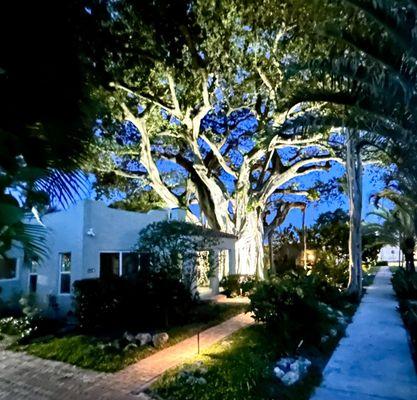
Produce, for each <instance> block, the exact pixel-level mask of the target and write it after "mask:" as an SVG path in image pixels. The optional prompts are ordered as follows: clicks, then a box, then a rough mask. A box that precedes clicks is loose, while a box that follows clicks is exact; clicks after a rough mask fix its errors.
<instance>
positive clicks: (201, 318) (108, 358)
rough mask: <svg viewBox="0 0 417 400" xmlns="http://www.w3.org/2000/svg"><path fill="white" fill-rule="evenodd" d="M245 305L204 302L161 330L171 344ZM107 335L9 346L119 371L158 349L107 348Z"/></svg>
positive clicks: (62, 359) (232, 313) (44, 339)
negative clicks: (176, 323) (187, 320)
mask: <svg viewBox="0 0 417 400" xmlns="http://www.w3.org/2000/svg"><path fill="white" fill-rule="evenodd" d="M246 307H247V306H246V305H244V304H214V303H206V302H205V303H202V304H201V305H199V306H197V309H196V310H195V312H194V313H193V317H192V321H190V323H187V324H185V325H182V326H173V327H170V328H167V329H161V330H160V331H164V332H167V333H168V334H169V342H168V344H167V345H168V346H170V345H173V344H176V343H178V342H180V341H181V340H184V339H186V338H187V337H190V336H193V335H194V334H196V333H197V332H200V331H202V330H204V329H207V328H209V327H211V326H213V325H217V324H219V323H221V322H223V321H225V320H227V319H229V318H231V317H233V316H234V315H237V314H239V313H241V312H243V311H245V310H246ZM119 335H120V334H119ZM104 336H105V332H103V336H98V335H88V334H71V335H66V336H62V337H50V336H49V337H45V338H39V339H36V340H34V341H32V342H31V343H29V344H25V345H18V344H14V345H12V346H11V347H10V348H11V349H12V350H18V351H25V352H27V353H29V354H32V355H35V356H37V357H41V358H46V359H51V360H57V361H63V362H66V363H69V364H73V365H76V366H78V367H82V368H87V369H92V370H95V371H102V372H115V371H118V370H120V369H122V368H124V367H126V366H128V365H130V364H132V363H134V362H136V361H138V360H140V359H143V358H145V357H147V356H149V355H151V354H153V353H155V352H157V351H158V349H156V348H154V347H152V346H150V345H147V346H142V347H137V348H130V349H129V348H128V349H114V348H105V347H104V346H103V345H104V344H105V343H108V342H109V339H108V338H107V339H105V338H104ZM115 339H117V337H112V340H115Z"/></svg>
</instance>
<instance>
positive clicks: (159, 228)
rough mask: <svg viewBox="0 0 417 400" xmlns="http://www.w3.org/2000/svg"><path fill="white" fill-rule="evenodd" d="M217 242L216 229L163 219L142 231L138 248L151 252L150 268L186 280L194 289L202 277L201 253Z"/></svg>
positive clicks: (187, 285)
mask: <svg viewBox="0 0 417 400" xmlns="http://www.w3.org/2000/svg"><path fill="white" fill-rule="evenodd" d="M217 242H218V239H217V236H216V232H214V231H211V230H208V229H204V228H202V227H201V226H198V225H196V224H192V223H189V222H184V221H161V222H155V223H153V224H150V225H148V226H147V227H146V228H144V229H143V230H141V231H140V233H139V238H138V241H137V245H136V251H137V252H138V253H146V254H149V266H147V268H148V269H149V270H150V271H153V272H154V273H161V274H162V275H166V277H167V279H172V280H177V281H179V282H182V283H183V284H184V286H185V287H187V288H188V289H189V290H193V289H195V287H196V285H197V278H198V271H197V269H196V268H195V266H196V261H197V254H198V252H199V251H204V250H207V249H209V248H210V247H211V246H213V245H215V244H217ZM209 274H210V271H209ZM162 275H161V276H162Z"/></svg>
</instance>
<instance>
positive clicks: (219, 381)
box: [149, 325, 342, 400]
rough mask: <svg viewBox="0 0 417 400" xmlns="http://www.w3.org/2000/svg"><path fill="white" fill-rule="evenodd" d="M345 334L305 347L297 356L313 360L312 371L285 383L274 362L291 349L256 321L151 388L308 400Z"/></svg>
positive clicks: (165, 392) (190, 395)
mask: <svg viewBox="0 0 417 400" xmlns="http://www.w3.org/2000/svg"><path fill="white" fill-rule="evenodd" d="M341 336H342V335H341V334H339V335H337V336H335V337H333V338H330V340H329V341H328V342H326V343H325V344H322V345H320V346H318V347H308V348H301V349H300V351H299V353H298V355H301V356H303V357H306V358H308V359H309V360H311V361H312V366H311V367H310V370H309V373H308V374H307V376H306V377H305V378H304V379H303V380H301V381H300V382H299V383H296V384H294V385H292V386H285V385H284V384H282V383H281V382H280V381H279V380H278V379H277V378H276V377H275V376H274V372H273V369H274V363H275V362H276V361H277V359H278V358H279V357H281V356H282V355H286V354H287V351H288V349H287V348H285V346H284V345H283V343H284V340H282V338H281V337H279V336H276V335H275V336H274V335H271V333H270V332H268V330H267V329H266V327H265V325H254V326H251V327H249V328H246V329H242V330H241V331H239V332H237V333H235V334H233V335H232V336H231V337H229V338H228V339H227V340H225V341H223V342H221V343H219V344H217V345H214V346H212V347H211V348H210V349H209V350H208V351H206V352H205V353H204V355H200V356H197V357H196V358H195V359H194V360H192V362H190V363H189V364H187V365H185V366H183V367H181V368H177V369H175V370H172V371H169V372H167V373H166V374H165V375H163V376H162V377H161V378H160V379H159V380H158V381H157V382H156V383H155V384H154V385H153V386H152V387H151V388H150V390H149V394H150V395H151V396H152V395H156V398H161V399H170V400H195V399H199V400H217V399H220V398H221V399H222V400H236V399H245V400H255V399H256V400H263V399H265V400H267V399H280V400H294V399H297V400H306V399H308V398H309V397H310V395H311V393H312V391H313V390H314V388H315V387H316V386H317V385H318V384H319V383H320V381H321V371H322V370H323V369H324V366H325V365H326V363H327V360H328V359H329V358H330V356H331V354H332V353H333V351H334V349H335V347H336V345H337V343H338V341H339V339H340V338H341Z"/></svg>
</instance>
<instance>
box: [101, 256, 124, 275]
mask: <svg viewBox="0 0 417 400" xmlns="http://www.w3.org/2000/svg"><path fill="white" fill-rule="evenodd" d="M119 258H120V255H119V253H100V278H111V277H113V276H119Z"/></svg>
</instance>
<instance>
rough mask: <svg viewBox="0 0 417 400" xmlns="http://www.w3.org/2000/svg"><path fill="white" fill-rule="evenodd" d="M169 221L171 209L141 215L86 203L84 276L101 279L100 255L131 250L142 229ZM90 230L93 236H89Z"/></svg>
mask: <svg viewBox="0 0 417 400" xmlns="http://www.w3.org/2000/svg"><path fill="white" fill-rule="evenodd" d="M168 218H169V210H152V211H149V212H148V213H138V212H132V211H124V210H117V209H112V208H109V207H107V206H106V205H105V204H103V203H100V202H93V201H87V202H85V214H84V232H83V238H84V242H83V255H84V256H83V263H82V264H83V269H82V276H83V277H84V278H96V277H99V276H100V253H101V252H113V251H115V252H119V251H126V252H129V251H132V249H133V248H134V246H135V244H136V242H137V239H138V234H139V232H140V231H141V230H142V229H143V228H145V227H146V226H147V225H149V224H151V223H153V222H159V221H164V220H166V219H168ZM89 230H90V231H91V230H92V231H93V232H94V236H89V235H87V232H88V231H89ZM79 279H81V278H79Z"/></svg>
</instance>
